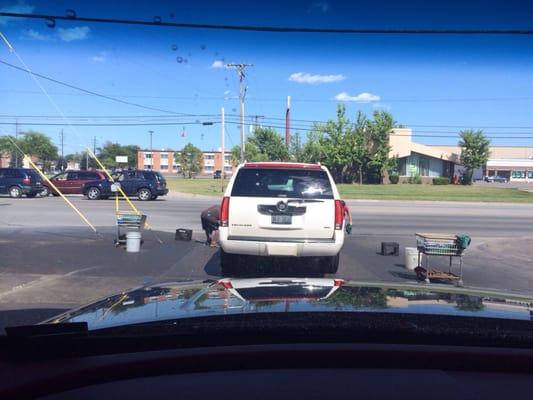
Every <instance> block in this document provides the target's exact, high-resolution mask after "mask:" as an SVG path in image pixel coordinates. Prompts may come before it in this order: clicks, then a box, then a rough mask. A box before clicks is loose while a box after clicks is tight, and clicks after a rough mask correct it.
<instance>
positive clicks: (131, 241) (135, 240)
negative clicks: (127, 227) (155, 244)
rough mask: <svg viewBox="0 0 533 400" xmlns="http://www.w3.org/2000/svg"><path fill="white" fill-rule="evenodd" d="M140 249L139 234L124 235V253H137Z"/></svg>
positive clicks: (129, 233)
mask: <svg viewBox="0 0 533 400" xmlns="http://www.w3.org/2000/svg"><path fill="white" fill-rule="evenodd" d="M140 248H141V232H128V233H126V251H127V252H128V253H138V252H139V250H140Z"/></svg>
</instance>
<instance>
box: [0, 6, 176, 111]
mask: <svg viewBox="0 0 533 400" xmlns="http://www.w3.org/2000/svg"><path fill="white" fill-rule="evenodd" d="M0 14H1V13H0ZM0 63H1V64H4V65H6V66H8V67H11V68H13V69H16V70H18V71H22V72H25V73H27V74H31V75H34V76H38V77H39V78H42V79H45V80H47V81H50V82H54V83H57V84H58V85H62V86H66V87H68V88H71V89H74V90H78V91H80V92H84V93H87V94H90V95H92V96H97V97H101V98H103V99H107V100H111V101H115V102H117V103H122V104H126V105H129V106H134V107H139V108H144V109H146V110H152V111H159V112H164V113H168V114H176V115H187V114H184V113H178V112H175V111H169V110H164V109H161V108H156V107H149V106H145V105H142V104H138V103H132V102H130V101H126V100H121V99H117V98H116V97H111V96H106V95H105V94H101V93H97V92H94V91H92V90H88V89H83V88H81V87H79V86H75V85H71V84H70V83H66V82H62V81H59V80H57V79H54V78H50V77H48V76H45V75H42V74H38V73H37V72H33V71H31V72H30V71H28V70H27V69H25V68H21V67H17V66H16V65H13V64H11V63H8V62H6V61H2V60H0Z"/></svg>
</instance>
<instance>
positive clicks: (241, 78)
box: [226, 63, 253, 162]
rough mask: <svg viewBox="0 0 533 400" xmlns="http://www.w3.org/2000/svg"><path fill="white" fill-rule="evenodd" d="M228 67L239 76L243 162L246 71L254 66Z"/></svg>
mask: <svg viewBox="0 0 533 400" xmlns="http://www.w3.org/2000/svg"><path fill="white" fill-rule="evenodd" d="M226 67H230V68H236V69H237V73H238V75H239V102H240V106H241V107H240V108H241V162H243V161H244V85H243V81H244V76H245V74H244V69H245V68H246V67H253V64H242V63H241V64H226Z"/></svg>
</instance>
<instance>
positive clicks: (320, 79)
mask: <svg viewBox="0 0 533 400" xmlns="http://www.w3.org/2000/svg"><path fill="white" fill-rule="evenodd" d="M344 79H346V77H345V76H344V75H340V74H339V75H311V74H308V73H306V72H295V73H294V74H291V75H290V76H289V81H291V82H297V83H309V84H311V85H318V84H320V83H332V82H338V81H342V80H344Z"/></svg>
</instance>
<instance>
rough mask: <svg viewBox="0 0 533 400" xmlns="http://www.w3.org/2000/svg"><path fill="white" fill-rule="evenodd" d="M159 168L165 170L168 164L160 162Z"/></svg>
mask: <svg viewBox="0 0 533 400" xmlns="http://www.w3.org/2000/svg"><path fill="white" fill-rule="evenodd" d="M159 169H165V170H167V169H168V164H161V166H160V167H159Z"/></svg>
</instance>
